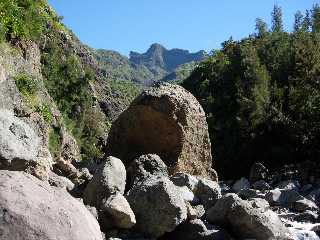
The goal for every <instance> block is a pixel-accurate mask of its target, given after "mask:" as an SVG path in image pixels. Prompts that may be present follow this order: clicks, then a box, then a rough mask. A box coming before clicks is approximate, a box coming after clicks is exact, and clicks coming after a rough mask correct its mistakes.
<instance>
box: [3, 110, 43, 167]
mask: <svg viewBox="0 0 320 240" xmlns="http://www.w3.org/2000/svg"><path fill="white" fill-rule="evenodd" d="M39 150H40V139H39V137H38V136H37V135H36V133H35V132H34V130H33V129H32V128H31V127H30V126H29V125H28V124H27V123H25V122H23V121H22V120H20V119H19V118H17V117H15V116H14V115H13V112H11V111H8V110H4V109H0V169H8V170H17V171H23V170H25V169H26V168H27V166H28V165H29V164H31V165H33V164H36V162H37V155H38V152H39Z"/></svg>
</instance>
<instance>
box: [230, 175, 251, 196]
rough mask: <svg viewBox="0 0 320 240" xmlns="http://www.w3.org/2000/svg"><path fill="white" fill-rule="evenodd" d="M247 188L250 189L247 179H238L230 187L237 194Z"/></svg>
mask: <svg viewBox="0 0 320 240" xmlns="http://www.w3.org/2000/svg"><path fill="white" fill-rule="evenodd" d="M249 188H250V183H249V181H248V179H246V178H241V179H239V180H238V181H236V182H235V183H234V184H233V186H232V190H233V191H234V192H235V193H238V192H239V191H240V190H242V189H249Z"/></svg>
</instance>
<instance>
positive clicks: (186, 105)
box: [107, 84, 217, 180]
mask: <svg viewBox="0 0 320 240" xmlns="http://www.w3.org/2000/svg"><path fill="white" fill-rule="evenodd" d="M149 153H154V154H157V155H159V156H160V157H161V159H163V160H164V162H165V164H166V165H167V166H168V169H169V173H170V175H172V174H174V173H176V172H185V173H189V174H191V175H195V176H203V177H209V178H211V179H213V180H216V179H217V174H216V172H215V171H213V170H212V169H211V164H212V157H211V143H210V139H209V133H208V124H207V122H206V116H205V112H204V111H203V109H202V107H201V105H200V104H199V102H198V101H197V100H196V98H195V97H194V96H193V95H192V94H190V93H189V92H187V91H186V90H185V89H184V88H182V87H180V86H177V85H171V84H162V85H158V86H155V87H153V88H150V89H148V90H146V91H144V92H143V93H142V94H141V95H140V96H138V97H137V98H136V99H135V100H134V101H133V102H132V103H131V105H130V106H129V108H128V109H127V110H126V111H124V112H123V113H122V114H121V115H120V116H119V118H118V119H117V120H116V121H115V122H114V124H113V125H112V127H111V130H110V133H109V137H108V143H107V155H112V156H115V157H119V158H121V159H123V160H124V162H125V164H126V165H129V164H130V162H132V161H133V159H135V158H136V157H139V156H141V155H143V154H149Z"/></svg>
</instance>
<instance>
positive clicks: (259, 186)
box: [252, 180, 271, 191]
mask: <svg viewBox="0 0 320 240" xmlns="http://www.w3.org/2000/svg"><path fill="white" fill-rule="evenodd" d="M252 187H253V188H254V189H257V190H260V191H266V190H270V189H271V186H270V185H269V184H268V183H267V182H266V181H264V180H260V181H257V182H255V183H254V184H253V185H252Z"/></svg>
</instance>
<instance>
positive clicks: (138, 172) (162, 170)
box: [127, 154, 168, 187]
mask: <svg viewBox="0 0 320 240" xmlns="http://www.w3.org/2000/svg"><path fill="white" fill-rule="evenodd" d="M127 173H128V174H127V175H128V185H129V187H131V186H132V185H134V183H135V181H141V180H142V181H143V180H144V179H146V178H148V177H150V176H159V177H168V168H167V166H166V165H165V163H164V162H163V161H162V160H161V158H160V157H159V156H158V155H156V154H147V155H142V156H140V157H138V158H136V159H135V160H134V161H133V162H132V163H131V164H130V166H129V168H128V170H127Z"/></svg>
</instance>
